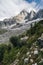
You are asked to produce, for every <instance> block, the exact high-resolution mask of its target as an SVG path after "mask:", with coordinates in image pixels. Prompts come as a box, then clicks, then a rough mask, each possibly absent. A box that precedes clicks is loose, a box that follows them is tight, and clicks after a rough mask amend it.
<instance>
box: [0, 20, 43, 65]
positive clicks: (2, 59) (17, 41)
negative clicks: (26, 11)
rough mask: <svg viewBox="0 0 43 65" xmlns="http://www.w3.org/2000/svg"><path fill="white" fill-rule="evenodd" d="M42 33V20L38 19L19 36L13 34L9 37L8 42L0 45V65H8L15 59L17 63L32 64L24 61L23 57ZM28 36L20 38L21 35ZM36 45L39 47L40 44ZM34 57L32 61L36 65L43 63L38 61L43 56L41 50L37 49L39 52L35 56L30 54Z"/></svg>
mask: <svg viewBox="0 0 43 65" xmlns="http://www.w3.org/2000/svg"><path fill="white" fill-rule="evenodd" d="M42 33H43V21H40V22H38V23H36V22H35V24H34V26H33V25H32V24H31V28H30V30H27V31H26V32H25V33H24V34H22V35H20V36H17V37H16V36H15V37H11V38H10V40H9V41H10V44H8V45H5V44H3V45H2V44H1V45H0V63H1V65H10V64H11V63H13V62H14V61H15V60H17V59H19V61H18V63H17V65H32V63H31V62H30V61H29V63H28V64H25V63H24V59H25V58H27V57H28V55H26V53H27V52H28V51H29V52H30V54H31V47H32V46H33V43H34V44H36V43H35V42H36V41H37V39H38V38H39V37H40V36H41V34H42ZM25 36H28V39H27V40H21V38H22V37H25ZM36 46H38V49H40V46H39V45H37V44H36ZM36 46H35V45H34V46H33V47H32V50H34V47H36ZM31 55H32V57H31V58H33V59H34V63H35V62H37V63H38V65H43V63H39V62H40V60H41V58H42V57H43V52H41V51H40V50H39V54H38V55H37V56H36V55H34V54H31Z"/></svg>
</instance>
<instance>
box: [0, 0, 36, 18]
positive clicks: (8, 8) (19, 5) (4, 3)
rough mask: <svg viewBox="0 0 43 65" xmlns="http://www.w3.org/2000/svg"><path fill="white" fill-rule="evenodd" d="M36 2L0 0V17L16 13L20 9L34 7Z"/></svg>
mask: <svg viewBox="0 0 43 65" xmlns="http://www.w3.org/2000/svg"><path fill="white" fill-rule="evenodd" d="M35 7H36V2H32V3H28V2H26V1H25V0H0V19H3V18H5V17H11V16H15V15H17V14H18V13H19V12H20V11H21V10H23V9H26V10H29V11H30V10H31V9H36V8H35Z"/></svg>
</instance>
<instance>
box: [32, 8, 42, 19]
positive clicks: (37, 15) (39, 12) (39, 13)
mask: <svg viewBox="0 0 43 65" xmlns="http://www.w3.org/2000/svg"><path fill="white" fill-rule="evenodd" d="M37 18H43V9H40V10H39V11H38V12H37V13H36V15H35V17H34V18H33V19H37Z"/></svg>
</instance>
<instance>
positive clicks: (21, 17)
mask: <svg viewBox="0 0 43 65" xmlns="http://www.w3.org/2000/svg"><path fill="white" fill-rule="evenodd" d="M38 18H43V9H40V10H39V11H38V12H37V13H36V12H35V11H34V10H31V11H30V13H29V12H27V11H26V10H22V11H21V12H20V13H19V14H18V15H17V16H14V17H12V18H9V19H4V20H3V21H2V22H3V23H4V24H3V25H4V26H6V25H7V26H8V25H12V24H15V23H25V22H28V21H32V20H35V19H38ZM2 22H1V21H0V23H1V24H2Z"/></svg>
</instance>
